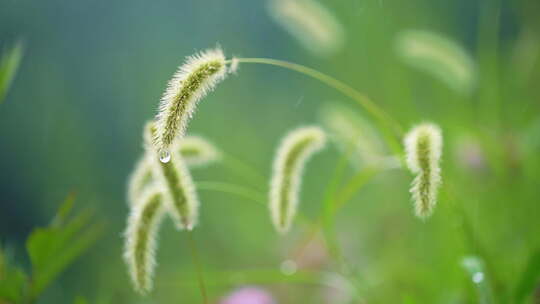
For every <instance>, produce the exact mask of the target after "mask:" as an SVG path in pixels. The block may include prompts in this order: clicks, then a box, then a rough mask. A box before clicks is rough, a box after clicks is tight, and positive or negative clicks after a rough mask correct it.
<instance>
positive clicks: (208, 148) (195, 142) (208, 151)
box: [175, 135, 221, 168]
mask: <svg viewBox="0 0 540 304" xmlns="http://www.w3.org/2000/svg"><path fill="white" fill-rule="evenodd" d="M175 146H176V147H177V148H175V150H177V151H178V153H180V155H181V156H182V159H183V160H184V162H185V163H186V165H187V166H188V167H190V168H194V167H200V166H206V165H208V164H211V163H213V162H216V161H218V160H219V159H220V157H221V154H220V152H219V150H218V149H217V148H216V146H215V145H214V144H212V143H211V142H209V141H208V140H206V139H204V138H203V137H200V136H193V135H190V136H186V137H184V138H182V139H181V140H179V141H177V143H176V144H175Z"/></svg>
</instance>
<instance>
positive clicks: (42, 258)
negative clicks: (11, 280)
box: [26, 211, 103, 298]
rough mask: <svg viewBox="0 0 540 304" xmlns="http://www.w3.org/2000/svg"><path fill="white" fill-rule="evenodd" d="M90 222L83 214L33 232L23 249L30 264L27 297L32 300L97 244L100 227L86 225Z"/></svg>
mask: <svg viewBox="0 0 540 304" xmlns="http://www.w3.org/2000/svg"><path fill="white" fill-rule="evenodd" d="M90 218H91V213H90V212H88V211H86V212H82V213H81V214H79V215H77V216H76V217H75V218H73V219H71V220H69V221H67V222H66V223H65V224H64V225H60V226H54V225H51V226H50V227H47V228H38V229H36V230H34V231H33V232H32V234H31V235H30V237H29V238H28V240H27V243H26V248H27V250H28V254H29V256H30V261H31V263H32V286H31V290H30V293H31V296H32V297H33V298H35V297H36V296H37V295H39V294H40V293H41V292H42V291H43V290H44V289H45V288H46V287H47V286H48V285H49V284H50V283H51V282H52V281H53V280H54V279H56V277H57V276H58V275H59V274H60V273H61V272H62V271H63V270H65V269H66V268H67V267H68V266H69V265H70V264H71V263H72V262H73V261H74V260H75V259H76V258H77V257H79V256H80V255H81V254H83V253H84V252H85V251H86V250H87V249H88V248H89V247H90V245H91V244H93V243H94V242H95V241H96V240H97V238H98V237H99V235H100V234H101V231H102V229H103V225H102V224H89V221H90Z"/></svg>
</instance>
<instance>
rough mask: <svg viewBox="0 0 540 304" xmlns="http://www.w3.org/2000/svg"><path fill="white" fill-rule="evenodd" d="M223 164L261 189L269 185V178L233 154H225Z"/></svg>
mask: <svg viewBox="0 0 540 304" xmlns="http://www.w3.org/2000/svg"><path fill="white" fill-rule="evenodd" d="M223 163H224V165H225V166H226V167H227V168H229V169H231V170H234V171H236V172H237V173H238V174H240V175H242V177H244V178H245V179H247V180H248V181H250V182H251V183H253V185H254V186H257V187H258V188H259V189H260V188H261V186H260V185H266V184H268V182H267V178H266V177H264V175H262V174H261V173H259V172H258V171H257V170H256V169H255V168H253V167H252V166H251V165H249V164H247V163H246V162H244V161H242V160H240V159H239V158H237V157H235V156H233V155H231V154H228V153H224V154H223Z"/></svg>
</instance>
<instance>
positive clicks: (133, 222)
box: [124, 187, 165, 294]
mask: <svg viewBox="0 0 540 304" xmlns="http://www.w3.org/2000/svg"><path fill="white" fill-rule="evenodd" d="M164 211H165V208H164V206H163V200H162V195H161V191H160V190H159V189H158V188H157V187H149V188H147V189H146V190H145V191H144V193H143V194H142V195H141V196H140V198H139V201H138V202H137V204H136V205H135V206H134V207H133V208H132V209H131V213H130V214H129V217H128V222H127V229H126V231H125V233H124V237H125V247H124V260H125V262H126V264H127V266H128V269H129V274H130V276H131V280H132V282H133V285H134V287H135V290H136V291H137V292H140V293H142V294H145V293H148V292H149V291H150V290H152V279H153V274H154V269H155V266H156V260H155V251H156V247H157V232H158V230H159V225H160V223H161V220H162V218H163V214H164Z"/></svg>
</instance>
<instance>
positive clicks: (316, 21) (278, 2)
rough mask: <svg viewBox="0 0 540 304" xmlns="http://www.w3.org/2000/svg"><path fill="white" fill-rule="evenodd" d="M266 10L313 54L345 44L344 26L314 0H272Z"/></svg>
mask: <svg viewBox="0 0 540 304" xmlns="http://www.w3.org/2000/svg"><path fill="white" fill-rule="evenodd" d="M268 10H269V13H270V16H271V17H273V19H274V20H275V21H276V22H277V23H278V24H279V25H281V26H282V27H283V28H284V29H285V30H286V31H287V32H289V33H290V34H291V35H292V36H293V37H294V38H296V39H297V40H298V41H299V42H300V43H301V44H302V46H304V47H305V48H306V49H307V50H308V51H310V52H312V53H313V54H315V55H318V56H328V55H332V54H334V53H336V52H337V51H338V50H340V49H341V48H342V47H343V45H344V44H345V38H346V37H345V30H344V28H343V26H342V25H341V23H340V22H339V20H338V19H337V18H336V17H335V16H334V14H332V12H331V11H330V10H329V9H328V8H326V7H324V6H323V5H321V4H320V3H319V1H317V0H294V1H290V0H271V1H268Z"/></svg>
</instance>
